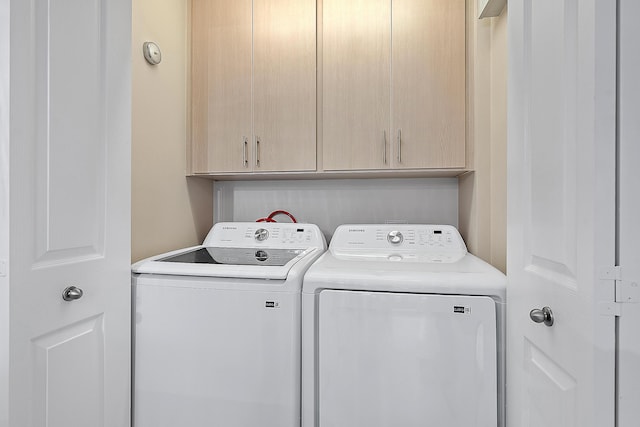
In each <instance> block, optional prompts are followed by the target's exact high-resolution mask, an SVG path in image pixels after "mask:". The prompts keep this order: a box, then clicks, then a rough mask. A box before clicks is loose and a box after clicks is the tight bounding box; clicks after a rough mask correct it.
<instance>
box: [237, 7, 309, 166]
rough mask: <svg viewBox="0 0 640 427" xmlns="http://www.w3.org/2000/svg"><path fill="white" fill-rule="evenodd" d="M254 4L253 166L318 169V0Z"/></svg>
mask: <svg viewBox="0 0 640 427" xmlns="http://www.w3.org/2000/svg"><path fill="white" fill-rule="evenodd" d="M227 3H228V2H227ZM253 8H254V10H253V17H254V27H253V31H254V39H253V40H254V46H253V49H254V50H253V61H254V62H253V66H254V78H253V87H254V141H253V143H254V144H255V145H254V155H255V157H254V159H253V170H254V171H255V172H261V171H303V170H315V169H316V2H315V0H255V1H254V2H253Z"/></svg>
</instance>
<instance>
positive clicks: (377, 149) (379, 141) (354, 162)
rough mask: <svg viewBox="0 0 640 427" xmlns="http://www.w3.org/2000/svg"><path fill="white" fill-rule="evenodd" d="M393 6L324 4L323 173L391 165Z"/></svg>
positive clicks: (330, 0) (331, 0)
mask: <svg viewBox="0 0 640 427" xmlns="http://www.w3.org/2000/svg"><path fill="white" fill-rule="evenodd" d="M390 56H391V2H390V1H389V0H375V1H371V0H368V1H365V0H358V1H343V0H323V2H322V120H321V123H322V147H323V148H322V151H323V168H324V170H349V169H384V168H388V167H389V163H390V161H389V109H390V105H389V102H390V93H389V90H390V84H391V80H390V79H391V57H390Z"/></svg>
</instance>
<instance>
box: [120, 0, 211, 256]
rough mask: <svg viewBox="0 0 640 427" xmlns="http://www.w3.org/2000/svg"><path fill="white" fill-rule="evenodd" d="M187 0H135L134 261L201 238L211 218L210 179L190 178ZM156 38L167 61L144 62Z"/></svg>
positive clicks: (209, 225) (189, 244)
mask: <svg viewBox="0 0 640 427" xmlns="http://www.w3.org/2000/svg"><path fill="white" fill-rule="evenodd" d="M188 5H189V1H187V0H133V23H132V26H133V39H132V43H133V70H132V79H133V82H132V83H133V94H132V116H133V117H132V120H133V123H132V128H133V129H132V178H131V179H132V206H131V208H132V213H131V216H132V217H131V227H132V230H131V235H132V242H131V257H132V261H136V260H139V259H141V258H144V257H147V256H151V255H154V254H158V253H161V252H165V251H168V250H171V249H177V248H180V247H184V246H191V245H196V244H198V243H201V242H202V239H203V238H204V236H205V234H206V232H207V231H208V230H209V228H210V227H211V224H212V218H213V204H212V197H213V196H212V194H213V192H212V185H211V181H208V180H203V179H199V178H185V173H186V172H185V171H186V155H185V153H186V135H187V111H188V110H187V105H188V102H187V101H188V99H187V72H188V57H189V50H188V31H187V28H188V21H187V17H188ZM145 41H154V42H156V43H157V44H158V45H159V46H160V49H161V50H162V62H161V63H160V64H159V65H157V66H151V65H149V64H147V63H146V61H145V60H144V58H143V56H142V44H143V42H145Z"/></svg>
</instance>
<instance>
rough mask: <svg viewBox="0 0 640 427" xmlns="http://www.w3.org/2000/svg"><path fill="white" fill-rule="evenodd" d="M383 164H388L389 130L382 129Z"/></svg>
mask: <svg viewBox="0 0 640 427" xmlns="http://www.w3.org/2000/svg"><path fill="white" fill-rule="evenodd" d="M382 164H384V165H386V164H387V130H386V129H385V130H383V131H382Z"/></svg>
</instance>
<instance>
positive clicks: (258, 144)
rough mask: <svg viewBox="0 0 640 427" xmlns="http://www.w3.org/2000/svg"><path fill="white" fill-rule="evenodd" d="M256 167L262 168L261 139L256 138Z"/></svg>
mask: <svg viewBox="0 0 640 427" xmlns="http://www.w3.org/2000/svg"><path fill="white" fill-rule="evenodd" d="M256 167H260V137H258V136H256Z"/></svg>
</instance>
